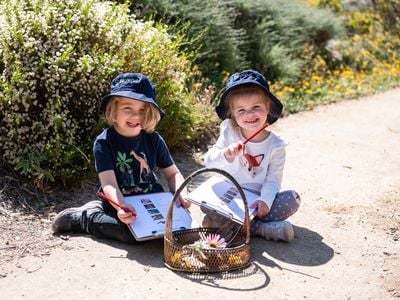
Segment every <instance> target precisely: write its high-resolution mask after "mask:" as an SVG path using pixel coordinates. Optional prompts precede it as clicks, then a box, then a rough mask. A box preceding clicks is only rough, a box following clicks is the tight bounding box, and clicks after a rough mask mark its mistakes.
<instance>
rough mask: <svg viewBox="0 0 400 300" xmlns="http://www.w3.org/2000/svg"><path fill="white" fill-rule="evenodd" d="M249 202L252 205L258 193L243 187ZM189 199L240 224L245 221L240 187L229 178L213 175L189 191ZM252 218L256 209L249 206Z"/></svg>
mask: <svg viewBox="0 0 400 300" xmlns="http://www.w3.org/2000/svg"><path fill="white" fill-rule="evenodd" d="M243 192H244V194H245V196H246V200H247V204H248V206H250V205H251V204H252V203H253V202H254V201H255V200H256V199H257V198H258V195H257V194H255V193H253V192H250V191H248V190H245V189H243ZM189 199H190V200H191V201H192V202H193V203H196V204H197V205H200V206H204V207H207V208H209V209H212V210H215V211H216V212H217V213H219V214H221V215H222V216H225V217H226V218H229V219H232V220H234V221H236V222H238V223H240V224H243V221H244V203H243V200H242V198H241V196H240V193H239V191H238V189H237V188H236V187H235V186H234V185H233V183H231V182H230V181H228V180H225V179H224V178H221V177H218V176H212V177H211V178H209V179H208V180H207V181H205V182H204V183H202V184H201V185H200V186H199V187H197V188H196V189H195V190H193V191H192V192H191V193H189ZM249 213H250V218H251V219H252V218H253V213H254V209H250V208H249Z"/></svg>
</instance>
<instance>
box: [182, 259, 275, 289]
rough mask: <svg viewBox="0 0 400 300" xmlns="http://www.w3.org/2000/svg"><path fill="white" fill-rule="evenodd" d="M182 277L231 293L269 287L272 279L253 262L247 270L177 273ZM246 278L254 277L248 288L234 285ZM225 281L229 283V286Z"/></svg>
mask: <svg viewBox="0 0 400 300" xmlns="http://www.w3.org/2000/svg"><path fill="white" fill-rule="evenodd" d="M177 274H179V275H180V276H181V277H183V278H185V279H189V280H191V281H194V282H197V283H200V284H202V285H207V286H210V287H214V288H219V289H224V290H229V291H240V292H246V291H255V290H260V289H263V288H265V287H267V286H268V284H269V282H270V278H269V276H268V274H267V273H266V272H265V270H264V269H263V268H262V267H260V265H259V264H258V263H256V262H251V263H250V265H249V266H248V267H246V268H243V269H240V270H234V271H229V272H221V273H184V272H177ZM245 277H252V278H251V279H252V280H251V283H250V284H247V285H246V287H244V286H243V284H234V283H235V280H236V279H238V280H242V279H243V278H245ZM253 279H254V280H253ZM224 281H227V282H229V285H227V284H225V283H224Z"/></svg>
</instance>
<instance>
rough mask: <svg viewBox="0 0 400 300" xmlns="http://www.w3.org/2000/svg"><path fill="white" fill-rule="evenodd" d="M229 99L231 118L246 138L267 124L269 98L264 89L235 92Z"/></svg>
mask: <svg viewBox="0 0 400 300" xmlns="http://www.w3.org/2000/svg"><path fill="white" fill-rule="evenodd" d="M229 101H230V113H231V118H232V119H233V120H234V121H235V122H236V123H237V125H238V126H239V127H240V130H241V132H242V134H243V136H244V137H245V138H247V137H248V136H250V135H251V134H252V133H254V132H255V131H256V130H257V129H259V128H261V127H262V126H264V125H265V124H266V122H267V116H268V111H269V109H268V100H267V98H266V95H265V94H264V93H263V92H262V91H259V92H254V91H253V92H251V93H239V94H234V95H232V96H230V98H229ZM260 138H261V136H260Z"/></svg>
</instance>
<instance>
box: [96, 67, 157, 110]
mask: <svg viewBox="0 0 400 300" xmlns="http://www.w3.org/2000/svg"><path fill="white" fill-rule="evenodd" d="M114 96H119V97H126V98H131V99H134V100H138V101H142V102H146V103H150V104H152V105H154V106H155V107H156V108H157V109H158V110H159V112H160V116H161V118H162V117H163V116H164V111H163V110H162V109H161V107H159V106H158V104H157V102H156V90H155V87H154V84H153V83H152V82H151V81H150V79H148V78H147V77H146V76H144V75H143V74H140V73H124V74H121V75H118V76H117V77H115V78H114V79H113V81H112V82H111V93H110V94H108V95H107V96H104V97H103V98H102V99H101V103H100V110H101V112H103V113H104V112H105V110H106V107H107V103H108V101H110V99H111V98H112V97H114Z"/></svg>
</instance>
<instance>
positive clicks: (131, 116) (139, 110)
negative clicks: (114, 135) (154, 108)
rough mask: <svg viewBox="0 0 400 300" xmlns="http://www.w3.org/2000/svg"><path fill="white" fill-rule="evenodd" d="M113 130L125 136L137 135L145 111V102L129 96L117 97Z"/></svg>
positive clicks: (140, 128)
mask: <svg viewBox="0 0 400 300" xmlns="http://www.w3.org/2000/svg"><path fill="white" fill-rule="evenodd" d="M115 105H116V107H115V118H114V128H115V130H116V131H117V132H118V133H119V134H121V135H123V136H127V137H133V136H137V135H139V133H140V131H141V130H142V129H143V128H142V122H143V119H144V115H145V112H146V104H145V103H144V102H142V101H137V100H133V99H130V98H124V97H117V98H116V102H115Z"/></svg>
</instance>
